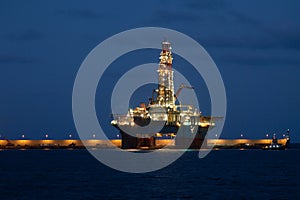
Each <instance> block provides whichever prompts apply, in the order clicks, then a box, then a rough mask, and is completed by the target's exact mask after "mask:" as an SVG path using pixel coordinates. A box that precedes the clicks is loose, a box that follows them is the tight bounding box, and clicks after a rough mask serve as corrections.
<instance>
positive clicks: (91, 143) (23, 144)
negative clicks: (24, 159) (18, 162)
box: [0, 139, 287, 149]
mask: <svg viewBox="0 0 300 200" xmlns="http://www.w3.org/2000/svg"><path fill="white" fill-rule="evenodd" d="M286 142H287V140H286V139H278V143H279V144H282V145H286ZM271 143H272V139H260V140H252V139H208V140H207V144H204V145H206V147H219V148H227V147H228V148H230V147H238V146H239V145H240V146H245V145H246V146H250V147H251V146H253V147H255V146H256V147H260V146H266V145H270V144H271ZM121 145H122V142H121V139H114V140H98V139H91V140H72V139H70V140H25V139H24V140H0V149H4V148H5V149H7V148H12V149H14V148H84V146H86V147H96V148H113V147H119V148H120V147H121ZM167 145H169V146H175V142H174V139H157V140H156V146H158V147H163V146H167Z"/></svg>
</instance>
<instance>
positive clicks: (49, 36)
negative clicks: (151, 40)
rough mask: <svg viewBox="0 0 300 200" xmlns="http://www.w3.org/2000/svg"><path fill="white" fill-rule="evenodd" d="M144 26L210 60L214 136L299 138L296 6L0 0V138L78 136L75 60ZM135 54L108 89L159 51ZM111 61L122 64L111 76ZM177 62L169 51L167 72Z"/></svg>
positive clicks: (100, 94)
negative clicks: (223, 102)
mask: <svg viewBox="0 0 300 200" xmlns="http://www.w3.org/2000/svg"><path fill="white" fill-rule="evenodd" d="M133 2H134V3H133ZM147 26H155V27H165V28H170V29H174V30H177V31H180V32H182V33H185V34H187V35H189V36H190V37H192V38H194V39H195V40H196V41H198V42H199V43H200V44H201V45H203V47H204V48H205V49H206V50H207V52H208V53H209V54H210V56H211V57H212V58H213V59H214V61H215V63H216V65H217V66H218V68H219V71H220V73H221V75H222V77H223V81H224V84H225V88H226V92H227V101H228V102H227V105H228V108H227V118H226V122H225V127H224V130H223V133H222V135H221V137H222V138H238V137H239V135H240V134H241V133H243V134H244V137H248V138H263V137H265V135H266V133H268V134H273V133H274V132H276V133H277V135H278V136H280V135H282V133H284V131H285V130H286V129H288V128H289V129H290V130H291V137H292V141H297V142H300V123H299V115H300V103H299V98H300V89H299V83H298V82H299V79H300V66H299V65H300V2H299V1H297V0H295V1H280V0H278V1H273V0H269V1H267V0H266V1H260V0H251V1H250V0H249V1H243V0H240V1H216V0H213V1H212V0H207V1H198V0H193V1H175V0H172V1H158V0H155V1H148V3H144V2H142V1H118V2H117V1H105V3H102V2H101V1H62V0H60V1H30V0H28V1H21V0H20V1H14V0H10V1H5V2H4V1H1V2H0V44H1V45H0V91H1V92H0V134H1V137H2V138H3V137H6V138H10V139H16V138H20V137H21V135H22V134H25V136H26V138H32V139H40V138H42V137H43V136H44V135H45V134H49V138H57V139H63V138H66V137H67V136H68V135H69V134H70V133H71V134H73V135H74V137H77V136H76V129H75V126H74V122H73V117H72V89H73V83H74V80H75V77H76V73H77V71H78V69H79V67H80V65H81V63H82V61H83V60H84V58H85V57H86V56H87V54H88V53H89V52H90V51H91V50H92V49H93V48H94V47H95V46H96V45H98V44H99V43H100V42H102V41H103V40H105V39H107V38H108V37H110V36H112V35H114V34H117V33H119V32H121V31H125V30H128V29H132V28H138V27H147ZM164 37H165V36H162V40H163V39H164ZM158 42H161V41H158ZM171 42H172V41H171ZM174 45H175V44H174ZM136 53H137V54H139V55H144V56H138V57H139V58H140V60H137V63H132V62H131V60H132V59H129V58H130V56H131V58H132V56H134V55H128V56H129V57H128V58H126V56H125V57H124V58H120V61H116V62H115V63H114V65H115V66H112V67H111V70H110V71H108V72H107V74H108V76H109V78H106V83H107V80H108V81H109V80H111V83H113V82H114V80H116V79H117V77H118V76H120V74H121V73H122V72H124V69H126V67H133V65H136V64H143V63H147V62H154V63H155V62H158V53H159V51H148V52H147V51H146V52H136ZM176 59H177V61H176ZM176 62H177V63H176ZM118 63H121V64H122V67H125V65H126V67H125V68H124V69H123V68H122V70H118V66H119V67H120V64H119V65H118ZM182 63H184V61H180V58H176V55H174V65H175V68H176V64H177V65H178V66H177V67H178V69H180V67H182V65H181V64H182ZM186 73H187V74H186V75H187V76H191V77H192V76H193V73H192V72H186ZM104 79H105V78H104ZM194 80H197V78H195V79H194ZM193 86H194V87H195V90H196V92H197V94H198V95H199V96H200V99H201V98H202V103H200V106H201V107H200V108H201V110H202V111H203V113H204V114H209V111H210V109H209V108H207V107H209V96H208V94H207V91H206V89H205V88H203V82H202V80H200V79H199V84H198V83H197V82H193ZM110 90H111V88H110V86H108V84H106V85H104V86H101V84H99V89H98V90H97V98H96V99H97V105H101V104H102V102H105V101H108V100H107V99H102V98H105V97H106V96H109V92H110ZM149 91H151V89H149ZM140 92H141V93H142V94H143V95H141V94H140V95H138V94H136V96H137V97H141V98H142V97H143V96H144V93H145V94H146V93H147V95H151V94H148V91H141V90H140ZM145 99H147V97H146V98H145ZM145 99H141V100H137V102H140V101H145ZM106 116H107V117H106ZM98 118H99V121H100V122H101V124H104V126H107V130H108V133H107V134H108V135H109V136H110V137H114V135H115V134H116V130H115V129H113V128H112V127H109V120H110V116H109V114H108V113H105V114H103V113H102V114H101V113H98ZM91 134H92V133H91Z"/></svg>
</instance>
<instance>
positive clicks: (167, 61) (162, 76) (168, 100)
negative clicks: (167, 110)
mask: <svg viewBox="0 0 300 200" xmlns="http://www.w3.org/2000/svg"><path fill="white" fill-rule="evenodd" d="M171 49H172V48H171V43H170V42H167V41H164V42H162V51H161V53H160V57H159V60H160V61H159V66H158V70H157V72H158V89H157V103H158V104H159V105H161V106H164V107H171V108H173V107H174V105H175V98H174V82H173V73H174V71H173V69H172V60H173V58H172V52H171Z"/></svg>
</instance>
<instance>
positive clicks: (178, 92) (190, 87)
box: [174, 83, 194, 99]
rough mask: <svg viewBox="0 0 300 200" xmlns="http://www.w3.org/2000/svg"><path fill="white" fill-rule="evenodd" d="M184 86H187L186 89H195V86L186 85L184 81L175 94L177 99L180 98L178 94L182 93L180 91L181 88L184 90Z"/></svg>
mask: <svg viewBox="0 0 300 200" xmlns="http://www.w3.org/2000/svg"><path fill="white" fill-rule="evenodd" d="M183 88H186V89H192V90H193V89H194V87H192V86H188V85H185V84H183V83H182V84H181V85H180V86H179V88H178V90H177V92H176V94H175V95H174V97H175V99H178V96H179V94H180V92H181V90H182V89H183Z"/></svg>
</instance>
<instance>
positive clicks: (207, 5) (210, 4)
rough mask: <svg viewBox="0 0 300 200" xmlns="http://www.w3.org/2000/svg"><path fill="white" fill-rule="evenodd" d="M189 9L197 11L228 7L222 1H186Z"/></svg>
mask: <svg viewBox="0 0 300 200" xmlns="http://www.w3.org/2000/svg"><path fill="white" fill-rule="evenodd" d="M186 2H187V4H186V6H187V8H188V9H197V10H199V11H200V10H214V9H220V8H224V7H226V5H227V3H225V1H222V0H201V1H197V0H196V1H186Z"/></svg>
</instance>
